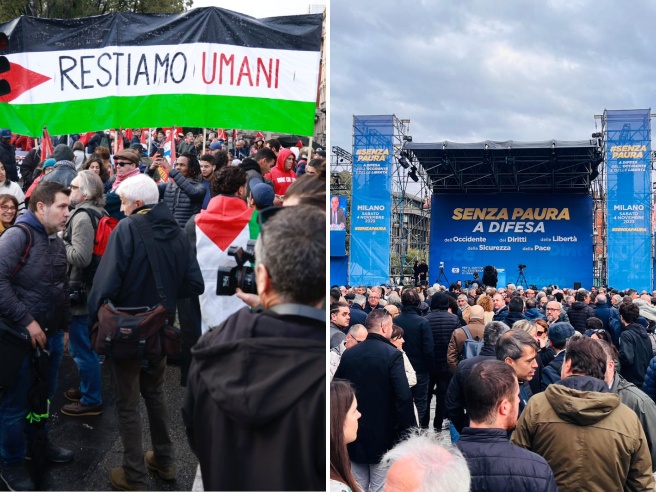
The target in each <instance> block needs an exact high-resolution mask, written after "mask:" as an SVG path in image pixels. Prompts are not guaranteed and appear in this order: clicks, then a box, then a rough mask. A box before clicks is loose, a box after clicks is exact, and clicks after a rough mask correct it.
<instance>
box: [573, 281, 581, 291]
mask: <svg viewBox="0 0 656 492" xmlns="http://www.w3.org/2000/svg"><path fill="white" fill-rule="evenodd" d="M580 288H581V282H574V289H575V290H578V289H580Z"/></svg>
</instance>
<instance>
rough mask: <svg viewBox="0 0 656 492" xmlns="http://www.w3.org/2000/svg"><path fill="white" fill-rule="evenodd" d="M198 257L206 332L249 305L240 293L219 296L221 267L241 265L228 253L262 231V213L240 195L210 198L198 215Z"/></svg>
mask: <svg viewBox="0 0 656 492" xmlns="http://www.w3.org/2000/svg"><path fill="white" fill-rule="evenodd" d="M194 221H195V222H196V227H195V231H196V257H197V258H198V264H199V265H200V270H201V273H202V275H203V281H204V283H205V291H204V292H203V294H201V296H200V310H201V316H202V325H201V326H202V331H203V333H205V332H206V331H207V330H209V329H210V328H211V327H213V326H218V325H220V324H221V323H222V322H223V321H224V320H225V319H226V318H227V317H228V316H230V315H231V314H232V313H234V312H235V311H238V310H239V309H241V308H243V307H244V306H246V304H244V302H243V301H242V300H241V299H239V298H238V297H237V296H236V295H232V296H217V295H216V283H217V278H218V269H219V267H230V268H232V267H234V266H237V263H236V262H235V259H234V258H233V257H232V256H228V248H229V247H230V246H240V247H242V248H243V249H244V250H246V246H247V242H248V240H249V239H252V240H255V239H257V236H258V235H259V234H260V226H259V224H258V212H257V211H256V210H255V209H253V208H248V207H247V206H246V202H244V200H242V199H240V198H236V197H231V196H224V195H219V196H216V197H214V198H212V199H211V200H210V203H209V204H208V206H207V210H202V211H201V212H200V213H199V214H198V215H196V217H195V219H194Z"/></svg>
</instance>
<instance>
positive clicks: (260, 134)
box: [255, 132, 264, 140]
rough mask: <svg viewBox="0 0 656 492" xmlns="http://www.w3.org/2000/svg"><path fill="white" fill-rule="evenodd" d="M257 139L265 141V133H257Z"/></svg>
mask: <svg viewBox="0 0 656 492" xmlns="http://www.w3.org/2000/svg"><path fill="white" fill-rule="evenodd" d="M255 138H256V139H258V138H261V139H262V140H264V133H262V132H257V135H255Z"/></svg>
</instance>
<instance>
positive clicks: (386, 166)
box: [349, 115, 394, 285]
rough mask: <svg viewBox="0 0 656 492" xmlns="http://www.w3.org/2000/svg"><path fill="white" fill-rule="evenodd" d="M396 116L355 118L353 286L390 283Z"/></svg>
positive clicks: (351, 280) (352, 227)
mask: <svg viewBox="0 0 656 492" xmlns="http://www.w3.org/2000/svg"><path fill="white" fill-rule="evenodd" d="M393 137H394V116H392V115H389V116H354V117H353V171H352V176H353V182H352V188H351V243H350V264H349V283H350V284H351V285H379V284H383V283H387V282H388V281H389V266H390V218H391V208H392V160H393V155H394V140H393Z"/></svg>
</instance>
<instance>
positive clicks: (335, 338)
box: [330, 323, 346, 350]
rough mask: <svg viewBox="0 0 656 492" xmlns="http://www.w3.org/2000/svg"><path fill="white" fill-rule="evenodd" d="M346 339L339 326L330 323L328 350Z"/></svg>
mask: <svg viewBox="0 0 656 492" xmlns="http://www.w3.org/2000/svg"><path fill="white" fill-rule="evenodd" d="M344 340H346V335H344V332H343V331H342V330H340V329H339V326H337V325H335V324H334V323H330V350H332V349H334V348H335V347H337V346H338V345H339V344H340V343H342V342H343V341H344Z"/></svg>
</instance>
